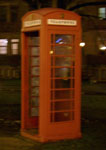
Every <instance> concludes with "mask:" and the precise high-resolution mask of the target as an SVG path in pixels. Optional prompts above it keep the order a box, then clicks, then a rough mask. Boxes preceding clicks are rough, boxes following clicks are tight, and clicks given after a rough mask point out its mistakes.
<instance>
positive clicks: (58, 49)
mask: <svg viewBox="0 0 106 150" xmlns="http://www.w3.org/2000/svg"><path fill="white" fill-rule="evenodd" d="M55 54H56V55H71V54H72V46H55Z"/></svg>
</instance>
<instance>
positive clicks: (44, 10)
mask: <svg viewBox="0 0 106 150" xmlns="http://www.w3.org/2000/svg"><path fill="white" fill-rule="evenodd" d="M60 11H61V12H68V13H69V12H71V14H73V15H77V14H76V13H75V12H72V11H68V10H64V9H61V8H41V9H37V10H33V11H30V12H27V13H26V14H25V15H24V16H23V18H24V17H26V16H27V15H29V14H31V13H37V14H39V15H41V16H45V15H47V14H50V13H53V12H60Z"/></svg>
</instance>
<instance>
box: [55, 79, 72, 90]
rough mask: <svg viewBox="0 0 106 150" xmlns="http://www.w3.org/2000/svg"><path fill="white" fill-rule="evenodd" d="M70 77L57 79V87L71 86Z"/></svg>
mask: <svg viewBox="0 0 106 150" xmlns="http://www.w3.org/2000/svg"><path fill="white" fill-rule="evenodd" d="M70 87H71V84H70V79H56V80H55V88H70Z"/></svg>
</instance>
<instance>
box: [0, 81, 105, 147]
mask: <svg viewBox="0 0 106 150" xmlns="http://www.w3.org/2000/svg"><path fill="white" fill-rule="evenodd" d="M0 83H1V84H0V95H1V96H0V150H20V149H21V150H106V84H100V83H96V84H93V83H89V82H87V83H83V85H82V117H81V121H82V138H81V139H77V140H64V141H58V142H51V143H45V144H41V143H38V142H35V141H32V140H29V139H26V138H24V137H22V136H21V135H20V81H11V82H10V81H5V82H4V81H1V82H0ZM7 87H8V88H7ZM6 88H7V90H6ZM3 89H4V90H3Z"/></svg>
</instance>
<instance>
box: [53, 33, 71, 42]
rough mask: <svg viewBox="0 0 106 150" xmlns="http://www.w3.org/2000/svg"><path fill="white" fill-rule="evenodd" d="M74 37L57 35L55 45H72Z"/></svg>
mask: <svg viewBox="0 0 106 150" xmlns="http://www.w3.org/2000/svg"><path fill="white" fill-rule="evenodd" d="M72 42H73V36H72V35H65V34H56V35H55V43H56V44H72Z"/></svg>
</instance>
